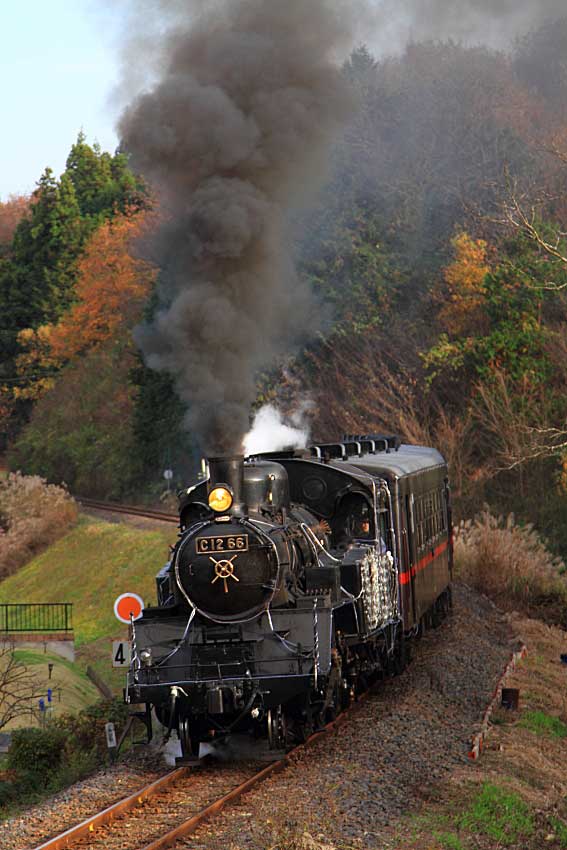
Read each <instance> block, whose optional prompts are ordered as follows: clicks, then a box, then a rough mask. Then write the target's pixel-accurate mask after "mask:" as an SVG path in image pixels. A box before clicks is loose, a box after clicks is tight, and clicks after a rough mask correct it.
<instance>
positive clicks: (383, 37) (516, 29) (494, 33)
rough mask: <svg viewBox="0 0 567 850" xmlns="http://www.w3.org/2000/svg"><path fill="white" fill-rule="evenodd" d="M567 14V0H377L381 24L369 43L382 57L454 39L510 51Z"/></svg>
mask: <svg viewBox="0 0 567 850" xmlns="http://www.w3.org/2000/svg"><path fill="white" fill-rule="evenodd" d="M566 10H567V6H566V4H565V0H376V12H377V21H378V22H379V24H380V26H379V28H378V30H377V32H376V33H374V34H370V35H369V39H368V40H369V41H370V43H371V45H372V47H373V48H374V50H375V51H376V52H377V53H378V54H382V53H391V52H396V50H401V49H403V48H404V47H405V45H406V44H407V42H408V40H411V41H421V40H424V39H439V40H445V39H449V38H450V39H456V40H457V41H463V42H465V43H468V44H471V43H474V44H483V45H487V46H490V47H498V48H503V49H506V48H510V47H511V46H512V44H513V42H514V40H515V39H516V38H517V37H518V36H523V35H525V33H526V32H528V31H529V30H530V29H537V28H538V27H540V26H541V25H542V24H545V23H547V22H549V21H551V20H555V19H557V18H559V17H561V16H563V15H564V14H565V12H566Z"/></svg>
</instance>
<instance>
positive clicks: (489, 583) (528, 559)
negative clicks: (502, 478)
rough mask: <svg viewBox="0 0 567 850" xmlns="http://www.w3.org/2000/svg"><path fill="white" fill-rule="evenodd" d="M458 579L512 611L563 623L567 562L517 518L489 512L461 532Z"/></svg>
mask: <svg viewBox="0 0 567 850" xmlns="http://www.w3.org/2000/svg"><path fill="white" fill-rule="evenodd" d="M455 566H456V572H457V575H458V576H459V577H460V578H461V579H463V580H464V581H466V582H467V583H468V584H470V585H472V586H473V587H476V588H477V589H478V590H480V591H481V592H482V593H486V594H487V595H488V596H491V597H492V598H493V599H495V600H496V601H497V602H498V604H499V605H500V606H501V607H503V608H505V609H508V610H511V609H513V608H517V609H518V610H521V611H523V612H525V613H529V614H531V615H535V616H540V617H543V618H544V619H546V620H549V621H553V622H561V623H563V622H564V620H565V615H566V612H567V581H566V579H565V578H564V575H563V574H564V572H565V564H564V563H563V561H562V560H561V559H560V558H556V557H555V556H554V555H552V553H551V552H550V551H549V550H548V549H547V548H546V546H545V543H544V542H543V540H542V539H541V537H540V536H539V534H538V533H537V531H536V530H535V529H534V527H533V526H532V525H530V524H528V525H517V524H516V522H515V519H514V516H513V514H510V515H509V516H508V517H495V516H493V515H492V514H491V513H490V512H489V511H488V510H484V511H483V512H482V513H480V514H479V515H478V516H477V517H475V519H474V520H472V521H471V520H468V521H467V522H461V524H460V525H459V526H458V527H457V528H456V529H455Z"/></svg>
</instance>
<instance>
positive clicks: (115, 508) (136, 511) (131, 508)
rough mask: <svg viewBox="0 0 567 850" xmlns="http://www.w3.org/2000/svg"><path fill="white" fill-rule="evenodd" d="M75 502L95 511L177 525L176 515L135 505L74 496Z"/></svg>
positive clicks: (177, 518)
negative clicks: (157, 520) (129, 515)
mask: <svg viewBox="0 0 567 850" xmlns="http://www.w3.org/2000/svg"><path fill="white" fill-rule="evenodd" d="M75 500H76V501H77V502H79V504H81V505H83V506H84V507H85V508H93V509H95V510H97V511H109V512H110V513H116V514H131V515H132V516H140V517H145V518H146V519H159V520H161V521H162V522H174V523H175V524H176V525H179V517H178V515H177V514H168V513H165V511H154V510H151V509H147V508H141V507H138V506H136V505H119V504H117V503H116V502H101V501H98V500H97V499H83V498H82V496H75Z"/></svg>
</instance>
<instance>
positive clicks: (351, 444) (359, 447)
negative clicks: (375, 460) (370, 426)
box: [309, 434, 402, 462]
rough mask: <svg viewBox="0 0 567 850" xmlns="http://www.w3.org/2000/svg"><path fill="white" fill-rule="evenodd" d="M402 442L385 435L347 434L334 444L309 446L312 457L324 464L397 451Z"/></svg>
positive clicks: (397, 438)
mask: <svg viewBox="0 0 567 850" xmlns="http://www.w3.org/2000/svg"><path fill="white" fill-rule="evenodd" d="M401 444H402V441H401V440H400V438H399V437H396V436H393V435H392V436H388V435H385V434H366V435H364V436H362V435H356V434H347V435H345V437H344V438H343V439H342V440H340V441H339V442H336V443H315V444H313V445H311V446H309V451H310V452H311V456H312V457H316V458H318V459H319V460H323V461H325V462H327V461H330V460H348V459H349V458H350V457H362V455H366V454H376V452H391V451H392V450H394V451H398V449H399V447H400V446H401Z"/></svg>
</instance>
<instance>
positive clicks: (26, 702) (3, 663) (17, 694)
mask: <svg viewBox="0 0 567 850" xmlns="http://www.w3.org/2000/svg"><path fill="white" fill-rule="evenodd" d="M0 641H1V638H0ZM42 693H43V691H41V689H40V686H39V684H38V682H37V680H36V678H35V677H34V675H33V674H32V673H30V671H29V670H28V668H27V667H25V666H24V665H23V664H22V663H21V662H19V661H18V660H17V658H16V656H15V655H14V646H13V644H11V643H10V642H9V641H6V642H0V729H2V728H3V727H4V726H6V725H7V724H8V723H10V722H11V721H12V720H15V719H16V718H17V717H20V716H21V715H22V714H24V713H26V712H28V711H29V710H30V706H31V704H32V700H35V699H37V698H38V697H40V696H41V695H42Z"/></svg>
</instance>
